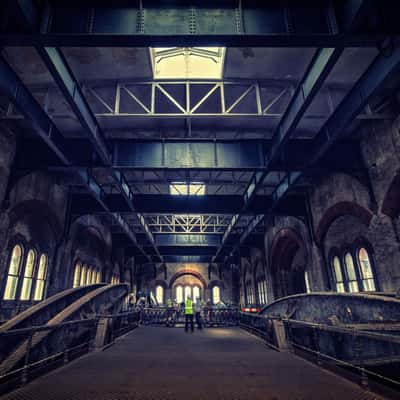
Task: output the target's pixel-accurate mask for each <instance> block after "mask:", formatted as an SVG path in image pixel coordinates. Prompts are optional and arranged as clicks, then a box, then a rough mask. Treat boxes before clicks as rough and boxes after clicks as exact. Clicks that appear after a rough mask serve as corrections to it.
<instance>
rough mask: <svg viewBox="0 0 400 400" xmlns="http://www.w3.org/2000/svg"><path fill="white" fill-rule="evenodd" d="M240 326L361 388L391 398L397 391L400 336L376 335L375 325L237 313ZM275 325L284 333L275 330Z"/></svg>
mask: <svg viewBox="0 0 400 400" xmlns="http://www.w3.org/2000/svg"><path fill="white" fill-rule="evenodd" d="M239 320H240V326H241V327H242V328H244V329H246V330H248V331H250V332H252V333H254V334H256V335H258V336H260V337H262V338H263V339H264V340H265V341H266V344H267V345H269V346H271V347H274V348H275V349H278V348H279V349H280V348H281V346H280V345H281V344H282V343H279V336H281V338H280V339H282V337H283V339H284V341H285V344H286V345H287V349H288V350H290V351H292V352H294V353H295V354H298V355H300V356H302V357H305V358H307V359H310V360H312V361H314V362H316V363H317V364H318V365H319V366H321V367H324V368H327V369H330V370H333V371H335V372H339V373H340V374H341V375H344V376H346V377H347V378H350V379H352V380H355V381H356V382H358V383H359V384H361V386H363V387H365V388H370V389H373V390H376V391H378V392H383V393H385V394H386V395H389V396H391V395H392V394H393V393H397V395H398V391H399V390H400V380H399V376H400V374H399V371H400V335H399V332H397V331H395V333H396V332H397V334H387V333H382V332H378V331H377V329H375V328H374V324H365V325H364V326H363V327H362V325H360V324H358V325H357V327H352V326H348V325H347V326H337V325H336V326H334V325H327V324H319V323H312V322H306V321H298V320H294V319H285V318H277V317H268V316H265V315H257V314H249V313H240V316H239ZM277 323H280V324H281V326H283V331H282V332H281V335H280V333H279V332H278V331H277Z"/></svg>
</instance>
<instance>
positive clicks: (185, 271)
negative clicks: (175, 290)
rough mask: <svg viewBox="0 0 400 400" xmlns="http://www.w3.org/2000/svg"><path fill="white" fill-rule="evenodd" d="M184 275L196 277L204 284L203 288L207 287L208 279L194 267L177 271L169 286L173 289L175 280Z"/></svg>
mask: <svg viewBox="0 0 400 400" xmlns="http://www.w3.org/2000/svg"><path fill="white" fill-rule="evenodd" d="M184 275H192V276H194V277H196V278H197V279H198V280H199V281H200V282H201V283H202V285H203V288H206V287H207V281H206V280H205V279H204V277H203V275H202V274H200V272H198V271H195V270H193V269H183V270H181V271H178V272H176V273H175V274H174V275H173V276H172V277H171V279H170V281H169V288H170V289H172V287H173V285H174V283H175V281H176V280H177V279H178V278H180V277H181V276H184Z"/></svg>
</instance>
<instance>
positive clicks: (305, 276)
mask: <svg viewBox="0 0 400 400" xmlns="http://www.w3.org/2000/svg"><path fill="white" fill-rule="evenodd" d="M304 283H305V285H306V293H310V292H311V288H310V278H309V277H308V271H307V270H305V271H304Z"/></svg>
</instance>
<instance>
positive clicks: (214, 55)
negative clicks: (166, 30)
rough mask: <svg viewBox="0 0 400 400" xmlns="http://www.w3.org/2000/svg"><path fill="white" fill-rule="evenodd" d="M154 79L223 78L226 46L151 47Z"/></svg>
mask: <svg viewBox="0 0 400 400" xmlns="http://www.w3.org/2000/svg"><path fill="white" fill-rule="evenodd" d="M150 53H151V61H152V66H153V75H154V79H222V72H223V65H224V57H225V48H224V47H164V48H163V47H155V48H151V49H150Z"/></svg>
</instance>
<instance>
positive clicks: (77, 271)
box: [72, 261, 82, 287]
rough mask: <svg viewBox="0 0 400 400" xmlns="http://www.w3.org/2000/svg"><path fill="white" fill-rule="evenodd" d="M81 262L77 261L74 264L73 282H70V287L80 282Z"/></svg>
mask: <svg viewBox="0 0 400 400" xmlns="http://www.w3.org/2000/svg"><path fill="white" fill-rule="evenodd" d="M81 269H82V266H81V263H80V262H79V261H78V262H77V263H76V264H75V270H74V282H73V284H72V287H78V286H79V284H80V282H81Z"/></svg>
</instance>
